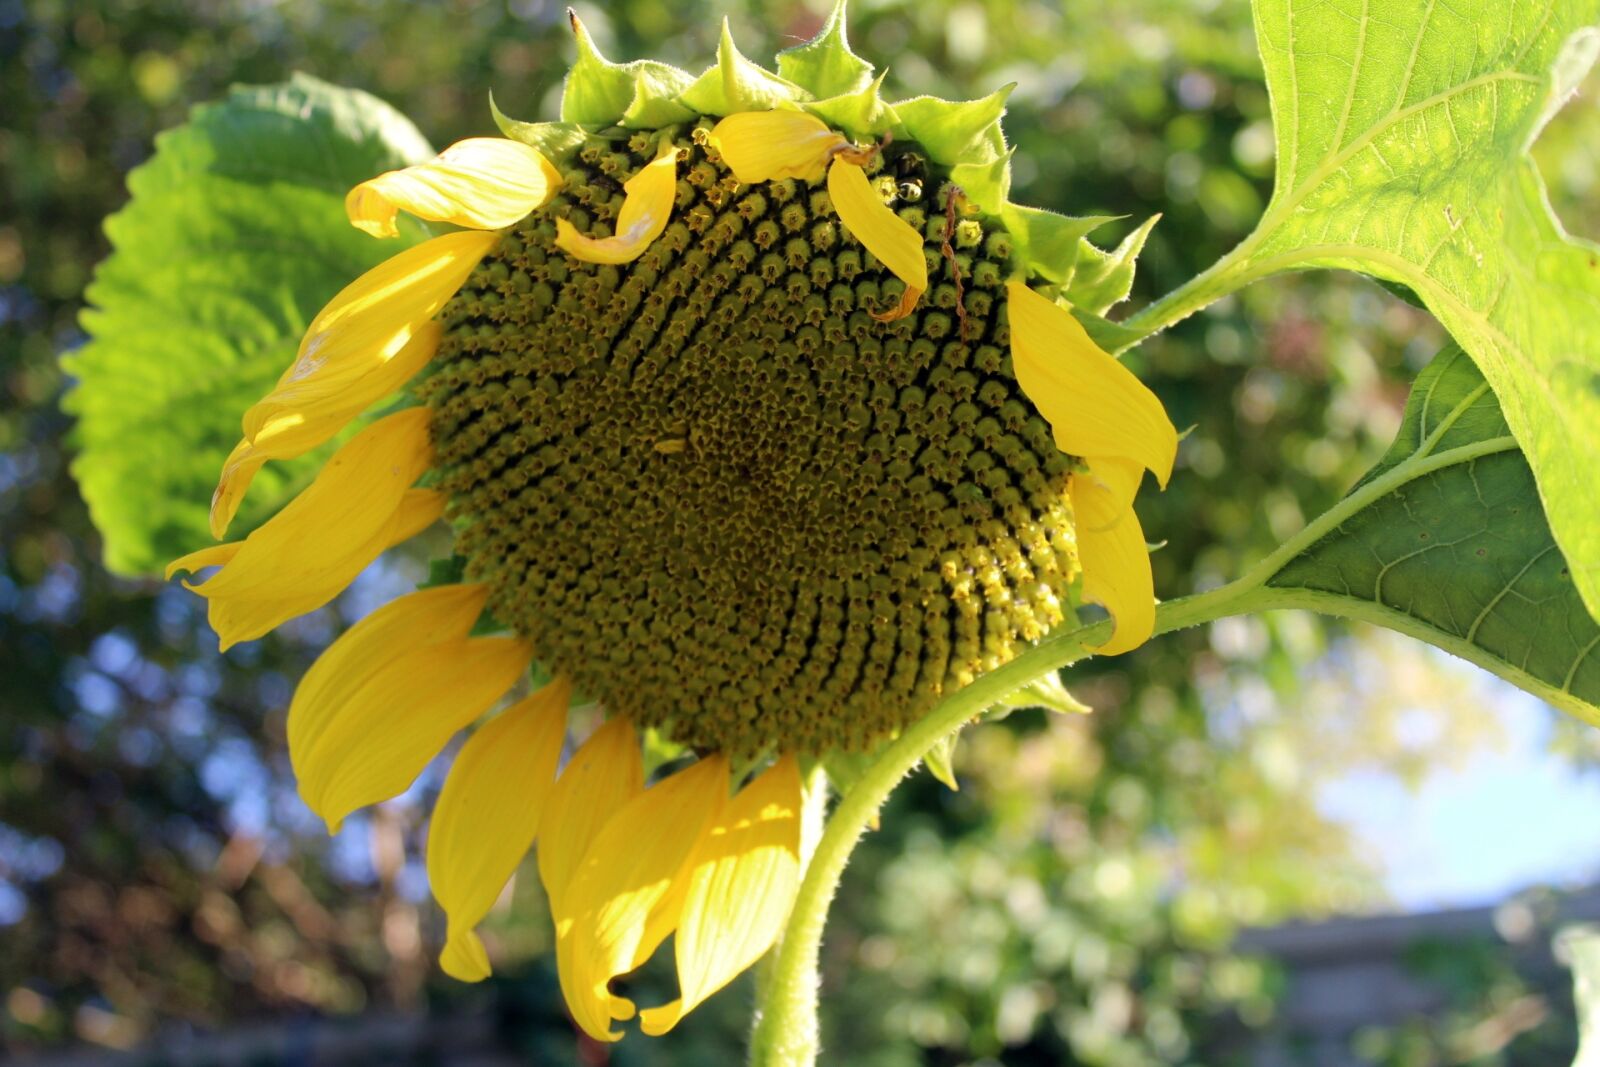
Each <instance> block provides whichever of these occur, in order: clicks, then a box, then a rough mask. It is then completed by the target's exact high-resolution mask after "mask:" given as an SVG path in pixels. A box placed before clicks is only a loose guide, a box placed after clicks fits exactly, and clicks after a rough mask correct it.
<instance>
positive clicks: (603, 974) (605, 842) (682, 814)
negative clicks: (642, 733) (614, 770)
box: [555, 755, 728, 1041]
mask: <svg viewBox="0 0 1600 1067" xmlns="http://www.w3.org/2000/svg"><path fill="white" fill-rule="evenodd" d="M727 797H728V762H727V760H726V758H725V757H723V756H721V755H716V756H712V757H710V758H708V759H704V760H701V761H700V762H699V763H696V764H694V765H693V766H691V767H689V768H687V769H686V770H682V771H679V772H678V773H677V774H674V775H672V776H671V777H670V778H667V779H665V780H663V781H661V782H658V783H656V784H655V785H654V786H651V787H650V788H649V789H647V790H645V791H644V792H643V793H640V794H639V795H638V796H636V797H634V798H633V799H632V800H630V801H628V802H627V803H626V804H624V805H623V806H622V807H621V808H620V809H618V811H617V813H616V814H615V815H613V816H612V817H611V819H610V820H609V821H607V822H606V824H605V826H604V827H603V828H602V829H601V831H600V833H599V835H598V836H597V837H596V838H595V839H594V841H593V843H592V844H591V845H590V846H589V848H588V851H587V852H586V853H585V854H584V858H583V861H582V863H581V864H580V865H579V867H578V869H577V871H575V872H574V873H573V876H572V882H571V884H570V885H569V886H568V887H567V892H566V894H565V896H564V898H563V902H562V907H561V909H560V910H558V911H556V912H555V920H556V969H557V971H558V973H559V975H560V978H561V991H562V993H563V994H564V995H565V997H566V1000H567V1007H568V1008H569V1009H570V1010H571V1011H572V1016H573V1019H574V1020H575V1021H576V1022H577V1023H578V1025H579V1026H580V1027H582V1028H583V1030H584V1032H585V1033H587V1034H588V1035H589V1036H590V1037H592V1038H594V1039H595V1040H596V1041H615V1040H617V1038H619V1037H620V1036H622V1035H621V1034H620V1033H618V1032H616V1031H614V1030H612V1029H611V1021H612V1019H614V1018H618V1019H625V1018H628V1017H629V1016H630V1015H632V1013H633V1004H632V1002H631V1001H628V1000H627V999H625V998H623V997H619V996H616V995H614V994H613V993H612V992H611V991H610V986H609V983H610V981H611V979H613V978H615V977H616V976H617V975H619V974H626V973H627V972H628V971H629V970H631V969H633V968H634V967H635V966H637V964H638V961H639V960H641V959H642V958H644V957H645V956H648V955H649V953H650V952H652V951H653V950H654V949H655V948H656V947H657V946H658V945H659V944H660V943H661V942H662V941H663V940H665V939H666V937H667V935H669V934H670V933H671V932H672V928H673V926H675V925H676V915H675V914H673V913H674V912H675V911H676V908H674V907H671V906H670V905H671V904H673V903H678V904H680V906H681V901H682V899H683V890H684V888H685V886H684V885H682V884H680V878H681V875H682V874H683V873H684V868H685V864H686V862H687V861H688V859H689V858H690V857H691V856H693V855H694V853H695V850H696V849H697V848H698V847H699V844H700V841H701V839H702V837H703V836H704V834H705V832H706V830H707V829H709V827H710V825H711V824H712V822H713V821H714V820H715V819H716V818H717V817H718V816H719V815H720V814H721V811H722V808H723V806H724V805H725V804H726V803H727ZM675 889H676V890H677V892H676V893H675V892H674V890H675ZM652 920H654V921H652Z"/></svg>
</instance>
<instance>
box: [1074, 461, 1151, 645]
mask: <svg viewBox="0 0 1600 1067" xmlns="http://www.w3.org/2000/svg"><path fill="white" fill-rule="evenodd" d="M1142 474H1143V470H1142V469H1141V468H1140V467H1139V466H1138V464H1137V463H1135V462H1134V461H1132V460H1126V459H1109V458H1097V459H1094V460H1091V461H1089V471H1088V472H1087V473H1085V474H1073V475H1072V478H1071V481H1070V483H1069V486H1068V491H1069V492H1070V493H1071V495H1072V512H1073V520H1074V523H1075V525H1076V527H1077V538H1078V561H1079V563H1080V564H1082V566H1083V595H1084V597H1085V598H1086V599H1088V600H1091V601H1093V602H1094V603H1096V604H1099V605H1100V606H1101V607H1103V608H1105V609H1106V610H1107V611H1109V612H1110V613H1111V617H1112V620H1113V623H1114V628H1113V629H1112V632H1111V639H1110V640H1108V641H1107V642H1106V643H1105V644H1103V645H1101V646H1100V648H1099V653H1100V655H1102V656H1115V655H1118V654H1120V653H1123V652H1127V651H1130V650H1131V649H1135V648H1138V647H1139V646H1140V645H1142V644H1144V643H1145V642H1146V641H1147V640H1149V638H1150V634H1151V633H1152V632H1153V631H1154V629H1155V621H1156V606H1155V604H1156V595H1155V585H1154V582H1153V580H1152V578H1151V575H1150V552H1149V550H1148V549H1147V548H1146V547H1145V542H1144V530H1143V528H1142V527H1140V525H1139V516H1138V515H1137V514H1135V513H1134V510H1133V508H1132V507H1131V506H1130V502H1131V501H1132V499H1133V490H1134V488H1136V487H1137V486H1138V484H1139V479H1140V477H1141V476H1142Z"/></svg>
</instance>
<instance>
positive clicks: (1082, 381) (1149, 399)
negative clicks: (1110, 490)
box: [1006, 281, 1178, 486]
mask: <svg viewBox="0 0 1600 1067" xmlns="http://www.w3.org/2000/svg"><path fill="white" fill-rule="evenodd" d="M1006 309H1007V311H1006V313H1007V316H1008V317H1009V319H1010V325H1011V366H1012V370H1013V372H1014V373H1015V374H1016V376H1017V384H1018V385H1020V386H1022V391H1023V392H1025V393H1027V394H1028V399H1030V400H1032V401H1033V404H1034V406H1035V407H1037V408H1038V409H1039V413H1040V414H1041V415H1043V416H1044V417H1045V419H1046V420H1047V421H1048V422H1049V423H1050V428H1051V430H1052V431H1053V432H1054V434H1055V440H1056V447H1057V448H1059V449H1061V451H1063V452H1066V453H1068V454H1069V455H1074V456H1085V457H1087V456H1118V457H1125V458H1127V459H1131V460H1135V461H1136V462H1138V463H1139V464H1140V465H1141V466H1143V467H1144V468H1145V469H1146V470H1148V471H1150V472H1151V473H1152V474H1154V475H1155V476H1156V480H1157V481H1159V482H1160V483H1161V484H1162V485H1163V486H1165V485H1166V484H1167V479H1168V478H1169V477H1170V476H1171V475H1172V461H1173V459H1174V457H1175V456H1176V455H1177V451H1178V432H1177V430H1175V429H1174V428H1173V425H1172V420H1170V419H1168V418H1167V413H1166V410H1165V409H1164V408H1163V407H1162V406H1161V401H1160V400H1158V399H1156V395H1155V394H1154V393H1152V392H1151V391H1150V390H1149V389H1148V388H1147V387H1146V386H1145V384H1144V383H1143V382H1141V381H1140V380H1139V379H1138V378H1137V377H1135V376H1134V374H1133V372H1132V371H1130V370H1129V369H1128V368H1127V367H1124V366H1123V365H1122V364H1121V363H1119V362H1117V360H1116V359H1114V358H1113V357H1112V356H1111V355H1110V354H1109V353H1107V352H1105V351H1104V350H1103V349H1101V347H1100V346H1099V345H1097V344H1095V343H1094V341H1093V340H1091V339H1090V337H1089V335H1088V333H1086V332H1085V331H1084V329H1083V325H1082V324H1081V323H1079V322H1078V320H1077V319H1076V318H1074V317H1073V315H1072V312H1070V311H1068V310H1067V309H1066V308H1064V307H1062V306H1061V305H1059V304H1057V303H1056V302H1055V301H1053V300H1051V299H1049V298H1048V297H1045V296H1043V295H1041V294H1039V293H1036V292H1034V291H1033V290H1032V289H1029V288H1028V287H1027V286H1026V285H1024V284H1023V283H1022V282H1018V281H1014V282H1010V283H1008V284H1007V285H1006Z"/></svg>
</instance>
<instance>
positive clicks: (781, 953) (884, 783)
mask: <svg viewBox="0 0 1600 1067" xmlns="http://www.w3.org/2000/svg"><path fill="white" fill-rule="evenodd" d="M1259 586H1260V580H1259V578H1256V577H1255V576H1252V577H1250V578H1248V579H1244V580H1241V581H1237V582H1234V583H1232V584H1231V585H1225V586H1223V587H1221V588H1220V589H1214V590H1211V591H1210V592H1206V593H1200V594H1197V595H1195V596H1190V597H1184V598H1182V599H1180V600H1173V601H1169V602H1167V603H1165V604H1162V605H1161V606H1160V607H1159V608H1157V610H1156V625H1155V632H1156V633H1158V634H1159V633H1168V632H1170V631H1172V630H1181V629H1184V628H1186V627H1189V626H1195V625H1198V624H1200V623H1203V622H1210V621H1212V620H1214V619H1220V618H1223V617H1225V616H1228V615H1234V614H1239V613H1240V612H1243V611H1247V610H1250V608H1251V606H1252V603H1253V600H1252V595H1253V594H1254V593H1255V592H1256V591H1257V589H1258V588H1259ZM1110 629H1111V624H1110V621H1109V620H1101V621H1100V622H1096V623H1092V624H1090V625H1088V626H1076V627H1071V628H1063V629H1061V630H1058V631H1056V632H1054V633H1051V634H1049V635H1047V636H1046V637H1045V638H1044V639H1043V640H1042V641H1040V642H1039V643H1038V644H1037V645H1035V646H1034V647H1032V648H1030V649H1029V650H1028V651H1026V652H1024V653H1023V654H1022V655H1020V656H1018V657H1017V658H1016V659H1014V660H1012V661H1011V662H1010V663H1008V664H1006V665H1005V666H1003V667H1000V668H998V669H997V670H994V671H991V672H989V673H988V674H985V675H983V676H982V677H980V678H978V679H977V680H976V681H974V682H973V683H972V684H970V685H968V686H966V687H965V688H963V689H961V690H959V691H957V692H956V693H953V694H952V695H951V696H950V697H948V698H947V699H945V700H944V701H943V702H941V703H940V704H939V705H938V706H937V707H936V708H934V709H933V711H931V712H930V713H929V714H928V715H927V716H925V717H924V718H923V719H921V720H920V721H918V722H917V723H916V724H915V725H913V726H911V727H909V728H908V729H907V730H906V731H905V732H904V733H903V734H901V735H900V737H899V738H898V739H897V740H896V741H895V742H894V743H893V744H891V745H890V746H889V747H888V748H886V749H885V750H884V751H883V753H882V754H881V755H880V756H879V757H878V758H877V759H876V760H875V761H873V763H872V765H871V766H870V767H868V768H867V771H866V773H865V774H864V775H863V776H862V777H861V779H860V780H859V781H858V782H857V783H856V785H855V787H854V788H852V789H851V790H850V792H849V793H847V794H845V796H844V798H843V799H842V800H841V801H840V803H839V806H838V807H837V808H836V809H835V810H834V813H833V816H832V817H831V818H830V819H829V820H828V822H827V826H826V829H824V831H823V833H822V838H821V840H820V841H818V842H817V848H816V851H815V852H814V853H813V854H812V856H811V861H810V863H809V864H808V865H807V867H806V873H805V877H804V879H803V880H802V881H801V883H800V892H799V894H798V895H797V896H796V898H795V903H794V911H793V913H792V914H791V915H790V918H789V925H788V928H787V929H786V930H785V931H784V934H783V939H782V941H781V942H779V944H778V946H777V947H776V948H775V949H774V954H773V956H772V958H771V963H770V970H768V972H767V974H766V981H765V982H763V983H762V986H763V987H762V989H761V990H760V995H759V1000H758V1004H757V1011H758V1013H759V1014H758V1018H757V1021H756V1026H755V1031H754V1033H753V1034H752V1037H751V1042H750V1064H751V1067H812V1065H814V1064H815V1063H816V1062H817V1056H818V1053H819V1052H820V1050H821V1027H820V1025H819V1023H818V1017H817V1003H818V994H819V993H820V990H821V974H820V970H819V963H820V958H821V948H822V933H823V929H824V927H825V926H826V924H827V919H828V908H829V906H830V905H831V904H832V903H833V898H834V894H835V893H836V892H837V891H838V888H839V878H840V876H841V875H842V874H843V873H844V868H845V865H846V864H847V863H848V862H849V860H850V854H851V852H853V851H854V850H855V847H856V844H857V843H858V842H859V841H860V840H861V836H862V834H863V833H864V832H865V831H866V829H867V826H868V825H869V824H870V823H871V822H872V820H873V818H874V817H875V816H876V815H877V814H878V811H879V810H880V809H881V808H882V807H883V804H884V802H885V801H887V800H888V799H889V794H890V793H892V792H893V791H894V788H895V786H897V785H899V784H900V781H901V780H902V779H903V778H905V776H906V775H907V774H909V773H910V772H911V771H913V770H914V769H916V766H917V764H918V763H920V762H921V761H922V758H923V756H924V755H925V754H926V753H927V752H928V750H929V749H931V748H933V746H934V745H936V744H938V743H939V742H940V741H941V740H943V739H944V738H945V737H946V736H948V735H949V734H952V733H954V732H955V731H957V730H959V729H961V727H963V726H965V725H966V724H967V723H968V722H970V721H972V720H973V719H975V718H977V717H978V716H980V715H982V714H983V713H984V712H985V711H986V710H988V709H989V708H991V707H993V706H994V705H996V704H998V703H999V702H1000V701H1001V700H1002V699H1003V698H1004V697H1006V696H1008V695H1010V694H1011V693H1013V692H1015V691H1016V690H1018V689H1021V688H1022V687H1023V686H1025V685H1028V684H1029V683H1031V682H1033V681H1035V680H1037V679H1038V678H1040V677H1042V676H1043V675H1045V674H1047V673H1049V672H1050V671H1055V670H1060V669H1061V668H1062V667H1066V666H1069V665H1071V664H1073V663H1076V662H1077V661H1079V660H1080V659H1083V658H1085V657H1087V656H1088V655H1090V654H1091V653H1092V651H1093V647H1094V646H1095V645H1097V644H1100V643H1102V642H1104V641H1105V639H1106V638H1107V637H1109V636H1110V634H1109V631H1110Z"/></svg>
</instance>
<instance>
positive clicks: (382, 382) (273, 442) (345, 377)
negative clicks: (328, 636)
mask: <svg viewBox="0 0 1600 1067" xmlns="http://www.w3.org/2000/svg"><path fill="white" fill-rule="evenodd" d="M442 333H443V328H442V327H441V326H440V324H439V323H437V322H426V323H423V324H421V325H420V326H418V327H417V330H416V332H415V333H414V334H412V335H411V338H410V340H408V341H407V342H406V343H405V345H403V346H402V347H401V348H400V350H399V351H398V352H396V353H395V354H394V355H393V356H392V357H390V358H388V359H385V360H382V361H378V362H370V363H368V364H365V365H364V369H363V366H362V365H359V364H356V363H350V364H346V365H345V366H344V367H343V368H341V369H338V370H330V371H328V372H327V373H325V374H324V375H323V376H321V377H320V378H318V379H316V380H315V381H313V382H311V383H310V384H309V385H307V386H303V387H297V386H294V385H291V386H289V387H284V386H282V385H280V386H279V387H278V388H277V389H276V390H274V392H273V393H272V394H270V395H268V397H267V398H266V399H265V400H262V401H261V402H259V403H257V404H255V405H254V406H252V407H251V408H250V410H249V412H246V415H245V427H246V430H247V431H248V430H249V428H250V426H251V425H252V422H253V419H254V416H255V415H257V414H259V413H260V412H263V411H265V410H267V407H270V406H271V405H273V404H277V405H279V406H280V407H281V408H282V410H280V411H279V412H278V414H276V415H273V416H272V417H271V418H270V419H269V420H268V421H267V422H266V423H264V424H263V432H262V433H261V434H259V435H258V436H257V437H256V438H255V439H254V440H251V438H249V437H248V436H247V437H246V438H245V439H244V440H242V441H240V442H239V443H238V445H236V446H235V447H234V449H233V452H232V453H230V454H229V456H228V458H227V459H226V460H225V461H223V464H222V477H221V478H220V479H219V480H218V482H217V488H216V491H215V492H214V493H213V494H212V497H211V532H212V534H213V535H214V536H216V537H221V536H222V534H223V533H224V532H225V531H226V530H227V527H228V524H229V523H230V522H232V521H233V516H234V514H235V513H236V512H237V511H238V510H239V503H240V501H242V500H243V499H244V494H245V491H246V490H247V489H249V487H250V481H251V479H253V478H254V477H255V475H256V472H257V471H258V470H260V469H261V467H262V465H263V464H265V463H266V461H267V460H269V459H288V458H292V457H294V456H298V455H300V454H301V453H303V452H306V451H307V450H309V449H312V448H315V447H316V446H317V445H320V444H322V443H323V442H324V441H326V440H328V439H329V438H330V437H332V436H333V435H334V434H336V433H338V432H339V431H340V430H341V429H343V428H344V426H345V424H346V423H348V422H349V421H350V420H351V419H353V418H354V417H355V416H356V415H358V414H360V413H361V412H362V411H364V410H365V409H366V408H369V407H371V406H372V405H373V404H374V403H376V402H377V401H379V400H382V399H383V398H384V397H387V396H389V395H391V394H393V393H395V392H396V391H398V390H399V389H400V388H401V387H402V386H404V385H405V383H406V382H407V381H409V380H410V379H411V378H412V376H414V375H415V374H416V373H417V372H418V371H420V370H421V369H422V368H423V367H424V366H425V365H426V364H427V362H428V361H429V360H430V359H432V358H433V354H434V353H435V352H436V351H437V350H438V348H439V338H440V336H441V335H442ZM264 405H265V406H264Z"/></svg>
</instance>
